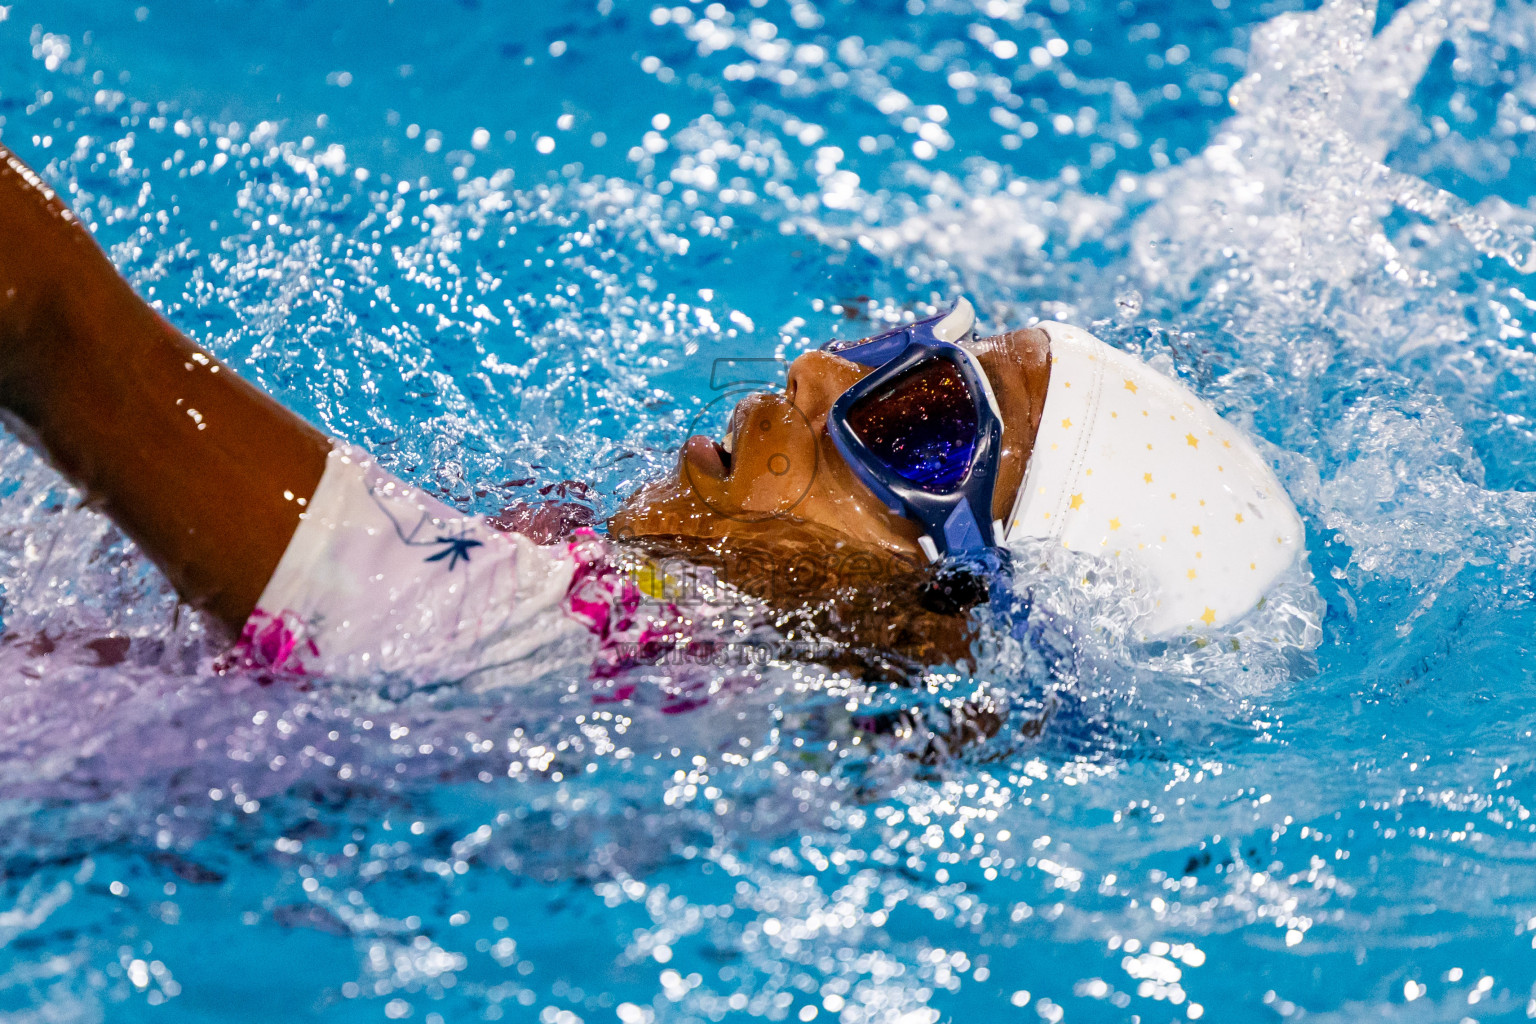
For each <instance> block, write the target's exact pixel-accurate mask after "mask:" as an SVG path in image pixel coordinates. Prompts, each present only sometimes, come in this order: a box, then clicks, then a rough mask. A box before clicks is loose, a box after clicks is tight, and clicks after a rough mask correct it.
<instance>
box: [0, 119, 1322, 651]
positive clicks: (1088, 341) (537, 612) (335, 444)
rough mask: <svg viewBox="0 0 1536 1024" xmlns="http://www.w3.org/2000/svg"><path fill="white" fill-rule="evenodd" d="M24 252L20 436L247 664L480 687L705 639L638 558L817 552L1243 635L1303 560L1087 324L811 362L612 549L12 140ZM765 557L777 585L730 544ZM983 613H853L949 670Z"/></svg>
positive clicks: (829, 559)
mask: <svg viewBox="0 0 1536 1024" xmlns="http://www.w3.org/2000/svg"><path fill="white" fill-rule="evenodd" d="M0 253H5V254H7V256H6V258H5V259H3V260H0V422H3V423H4V424H5V425H6V426H7V427H9V428H10V429H11V430H12V431H13V432H14V433H15V434H16V435H17V436H19V437H20V438H22V439H23V440H24V441H25V442H26V443H27V444H29V445H30V446H32V447H33V448H34V449H35V450H37V451H38V452H40V453H42V454H43V455H44V456H45V457H46V458H47V460H48V461H49V462H50V463H51V464H52V465H53V466H54V467H55V468H57V469H58V470H59V472H61V473H62V474H63V475H64V476H65V477H66V478H68V479H69V481H70V482H71V483H72V484H74V486H76V487H77V488H79V489H80V490H81V491H82V492H83V494H84V496H85V501H86V503H87V504H88V505H90V506H92V507H93V508H96V509H98V510H100V511H101V512H103V513H105V514H106V515H108V516H110V517H111V518H112V519H113V520H114V521H115V522H116V523H117V524H118V525H119V526H120V527H121V528H122V530H123V531H124V532H125V533H126V534H127V535H128V536H129V537H131V538H132V539H133V540H134V541H135V542H136V543H137V544H138V545H139V546H140V548H141V549H142V550H143V551H144V552H145V553H146V554H147V555H148V556H149V557H150V558H151V559H152V560H153V561H154V562H155V564H156V565H158V566H159V567H160V569H161V570H162V571H163V572H164V573H165V575H166V577H167V578H168V579H169V581H170V582H171V583H172V585H174V587H175V589H176V591H177V593H178V594H179V595H180V597H181V598H182V600H183V601H185V602H186V603H187V604H189V605H191V606H193V607H195V608H198V609H201V610H202V611H204V612H206V613H207V614H208V615H209V616H211V617H212V618H213V619H214V620H216V621H217V622H219V623H221V624H222V625H223V626H224V627H225V628H227V629H228V631H229V633H230V636H231V637H232V638H233V641H234V647H233V650H232V652H231V661H230V662H229V663H230V664H232V665H245V666H251V667H256V668H260V669H262V670H264V671H269V672H274V673H289V674H297V675H312V674H328V675H367V674H373V673H381V672H382V673H404V674H410V675H416V676H421V675H427V674H430V675H431V676H432V678H433V679H435V680H445V679H460V678H466V679H467V678H469V677H471V676H475V675H477V674H480V673H485V672H488V671H491V670H493V669H495V668H498V667H506V666H517V665H519V664H526V663H527V659H529V658H531V657H533V656H534V655H536V654H548V653H549V652H561V653H564V654H567V655H569V654H571V653H572V652H583V651H584V652H586V653H585V654H584V655H583V656H586V657H589V658H590V657H591V656H592V655H591V645H592V644H594V643H595V644H596V645H598V647H599V649H600V650H602V651H608V652H611V651H614V650H619V649H621V648H623V649H624V650H628V651H630V652H633V651H637V650H645V649H654V648H656V647H657V645H658V644H663V643H665V642H668V641H669V640H670V641H671V642H676V641H678V640H679V639H683V640H686V635H685V634H686V630H687V623H686V621H685V620H686V619H687V613H686V612H679V610H678V609H677V608H676V607H670V608H669V607H662V609H661V610H660V611H658V610H656V609H655V608H652V609H650V610H643V609H642V608H641V605H642V604H643V603H645V601H644V599H645V598H646V597H647V596H648V594H649V592H648V591H647V590H646V586H645V581H644V580H643V579H640V578H639V577H638V576H637V574H635V573H634V572H628V571H624V570H621V569H620V568H618V565H619V563H620V562H621V561H622V558H621V557H620V556H621V554H622V552H623V550H624V549H625V548H627V547H641V548H645V549H647V550H651V551H655V550H659V549H666V550H670V551H674V552H677V551H681V552H688V553H692V554H693V555H695V556H697V557H698V558H699V559H700V560H704V561H709V560H710V559H711V558H713V559H714V560H715V561H716V562H718V563H719V564H720V566H721V572H722V573H723V575H724V576H725V577H726V582H727V583H731V582H736V583H739V584H740V585H741V587H742V589H744V590H746V591H747V592H749V593H750V592H755V590H762V589H767V590H773V589H774V587H776V586H779V585H780V584H782V583H783V582H784V580H785V579H792V578H795V577H796V576H797V573H800V574H802V575H803V572H802V570H804V569H805V566H806V565H808V564H809V565H812V566H813V567H815V568H817V569H818V570H819V571H820V572H821V577H822V579H821V583H820V584H819V585H821V586H823V587H826V586H827V585H828V584H827V582H826V580H827V577H828V575H829V573H828V571H827V570H828V569H829V567H833V568H835V570H836V571H833V572H831V573H830V576H831V577H833V579H832V583H831V589H832V590H834V591H837V592H839V593H842V594H843V596H844V597H846V596H847V592H848V591H849V590H850V589H852V590H854V591H857V590H859V589H860V586H861V582H860V581H863V584H867V585H868V586H871V587H878V586H882V585H885V583H887V582H889V581H890V580H892V579H898V578H910V579H912V580H918V581H924V582H923V583H922V585H923V586H924V587H927V588H928V589H927V590H924V591H922V593H931V591H932V586H931V584H932V581H933V579H934V577H933V576H932V574H931V573H929V572H926V571H924V570H923V567H924V566H928V565H930V564H935V565H949V564H954V563H955V562H956V561H957V560H960V561H964V560H967V559H970V560H975V559H986V558H989V557H992V558H994V559H995V557H996V556H997V553H998V552H1006V551H1008V550H1010V549H1016V550H1028V551H1039V550H1042V549H1043V547H1059V548H1061V549H1065V550H1068V551H1072V552H1078V553H1082V554H1085V555H1089V556H1093V557H1098V558H1104V559H1109V560H1117V561H1118V562H1121V563H1123V564H1125V565H1127V566H1129V567H1131V570H1132V576H1133V577H1134V578H1135V579H1136V580H1138V581H1139V582H1138V583H1137V584H1136V586H1137V587H1139V588H1140V590H1139V593H1142V595H1143V597H1144V600H1143V601H1142V604H1141V607H1142V610H1143V614H1142V617H1141V620H1140V621H1139V622H1138V626H1137V628H1138V629H1139V630H1140V631H1141V633H1142V636H1143V637H1144V638H1145V639H1159V638H1174V637H1179V636H1192V635H1203V633H1205V632H1209V631H1211V630H1215V629H1221V628H1226V627H1229V626H1231V625H1232V624H1234V623H1237V622H1240V621H1241V620H1242V619H1243V617H1244V616H1245V615H1248V614H1249V613H1250V612H1251V611H1252V610H1253V609H1254V608H1255V607H1256V606H1258V605H1260V604H1261V603H1262V601H1263V600H1264V597H1265V594H1266V593H1267V592H1268V591H1269V589H1270V588H1271V586H1272V585H1273V584H1274V583H1275V581H1276V580H1277V579H1278V578H1280V577H1281V576H1282V574H1283V573H1285V572H1286V571H1287V570H1288V569H1289V567H1291V566H1292V565H1293V564H1295V563H1296V561H1297V560H1298V558H1299V557H1300V556H1301V554H1302V544H1303V531H1302V526H1301V522H1300V519H1299V517H1298V516H1297V513H1296V510H1295V508H1294V506H1293V505H1292V504H1291V502H1290V500H1289V499H1288V498H1287V496H1286V494H1285V492H1284V490H1283V488H1282V487H1281V486H1280V484H1279V482H1278V481H1277V480H1276V478H1275V477H1274V474H1273V473H1272V472H1271V470H1270V469H1269V467H1268V465H1267V464H1266V462H1265V461H1264V459H1263V458H1262V457H1261V456H1260V455H1259V454H1258V453H1257V451H1256V450H1255V449H1254V447H1253V445H1252V444H1251V443H1250V442H1249V441H1248V439H1247V438H1246V437H1244V436H1243V434H1242V432H1241V431H1239V430H1238V429H1236V428H1234V427H1233V426H1231V425H1230V424H1228V423H1226V422H1225V421H1224V420H1222V419H1221V417H1220V416H1218V415H1217V414H1216V413H1215V412H1214V410H1212V409H1211V408H1210V407H1209V406H1207V405H1206V404H1205V403H1203V402H1202V401H1201V400H1199V399H1198V398H1197V397H1195V396H1194V394H1193V393H1192V392H1190V391H1188V390H1187V389H1186V388H1184V387H1183V386H1182V385H1180V384H1178V383H1177V382H1175V381H1173V380H1170V379H1169V378H1167V377H1165V376H1163V375H1162V374H1159V373H1157V372H1156V371H1154V370H1152V369H1151V368H1150V367H1148V366H1147V365H1146V364H1144V363H1142V362H1141V361H1139V360H1137V359H1135V358H1133V357H1130V356H1128V355H1126V354H1124V353H1121V352H1119V351H1117V350H1115V349H1112V348H1110V347H1109V346H1107V345H1105V344H1104V343H1102V342H1100V341H1098V340H1097V339H1095V338H1094V337H1092V336H1091V335H1089V334H1087V333H1086V332H1084V331H1082V330H1080V329H1078V328H1075V327H1071V326H1069V325H1066V324H1059V323H1044V324H1040V325H1038V326H1036V327H1033V328H1030V329H1027V330H1017V331H1013V332H1010V333H1007V334H1002V335H997V336H993V337H985V338H978V337H976V333H975V330H974V319H975V317H974V312H973V311H972V309H971V307H970V305H969V303H967V302H966V301H965V300H964V299H960V300H958V301H957V302H956V303H955V304H954V306H953V307H952V308H951V309H949V310H946V311H944V312H942V313H940V314H938V315H936V316H933V317H929V318H927V319H925V320H919V321H917V322H915V323H913V324H909V325H906V326H903V327H901V328H897V329H895V330H892V331H889V332H887V333H885V334H882V335H879V336H877V337H875V338H872V339H865V340H863V341H861V342H855V343H841V344H836V345H829V346H826V347H824V348H823V349H820V350H817V351H813V352H808V353H806V354H804V355H802V356H800V357H799V358H798V359H796V360H794V362H793V363H792V364H791V365H790V367H789V375H788V382H787V385H786V386H785V388H784V389H783V390H782V391H781V392H776V393H758V394H754V395H752V396H750V397H748V398H746V399H745V400H743V401H742V402H741V404H740V405H739V406H738V407H737V409H736V410H735V413H734V414H733V415H732V418H731V425H730V429H729V431H728V433H727V436H726V437H725V438H723V439H722V440H720V441H716V440H713V439H710V438H705V437H692V438H690V439H689V440H688V441H687V442H686V444H685V445H684V446H683V449H682V452H681V454H680V456H679V459H678V463H677V466H676V468H675V470H674V471H673V472H672V473H671V474H670V475H669V476H668V477H667V478H666V479H664V480H660V481H656V482H653V483H650V484H648V485H646V486H644V487H642V488H641V489H640V490H639V491H638V492H637V493H635V494H634V495H632V496H630V497H629V498H628V499H627V500H626V501H625V502H624V503H623V505H622V507H621V508H620V510H619V511H618V513H617V514H616V515H615V516H614V517H613V518H612V520H611V521H610V523H609V526H608V536H607V537H603V536H600V535H598V534H595V533H593V532H592V531H590V530H585V529H583V530H577V531H575V532H574V533H573V534H571V535H569V536H565V537H558V538H557V537H554V536H550V535H548V531H541V530H540V529H537V528H536V527H538V526H539V525H540V524H539V523H538V522H537V521H536V520H535V518H532V517H530V516H529V515H528V514H527V510H524V511H523V512H522V513H514V514H513V515H511V516H510V517H501V518H499V519H484V518H478V517H474V516H467V515H465V514H463V513H462V512H460V511H459V510H456V509H453V508H450V507H448V506H446V505H444V504H442V503H441V502H439V501H437V500H436V499H434V498H432V497H430V496H429V495H427V494H425V493H424V492H422V491H421V490H419V489H417V488H415V487H412V486H410V485H408V484H406V483H404V482H402V481H400V480H398V479H396V478H395V477H393V476H392V475H390V474H389V473H388V472H386V471H385V470H383V469H382V468H381V467H379V466H378V465H377V464H376V463H375V462H374V461H373V459H372V458H371V457H370V456H369V455H368V453H367V452H365V451H363V450H361V449H359V448H357V447H354V446H352V445H349V444H346V443H344V442H342V441H340V440H337V439H333V438H330V437H327V436H326V435H325V434H324V433H323V432H321V431H320V430H317V429H316V428H315V427H313V426H312V425H310V424H308V423H306V422H305V421H304V420H303V419H302V418H301V417H299V416H297V415H295V414H294V413H293V412H291V411H289V410H288V409H286V408H284V407H283V406H282V405H280V404H279V403H278V402H276V401H275V400H273V399H272V398H271V397H269V396H268V395H266V394H264V393H262V392H261V391H260V390H258V389H257V388H256V387H254V386H253V385H251V384H250V383H248V382H247V381H244V380H242V379H241V378H240V377H239V376H238V375H236V374H235V373H234V372H233V371H232V370H231V369H230V367H229V366H228V365H226V364H224V363H222V362H220V361H219V360H218V359H217V358H215V357H214V356H213V355H211V354H210V353H208V352H206V351H204V350H203V349H202V348H200V347H199V346H198V345H196V344H195V343H194V342H192V341H191V340H189V339H188V338H187V337H186V336H185V335H184V334H182V333H181V332H180V331H178V330H177V329H176V328H175V327H174V326H172V325H171V324H170V323H168V322H167V321H166V320H165V319H164V318H163V317H161V316H160V315H159V314H158V313H157V312H156V311H155V310H154V309H152V308H151V307H150V306H149V305H148V304H147V303H146V302H145V301H144V300H143V299H141V298H140V297H139V296H138V295H136V294H135V293H134V292H133V290H132V288H131V287H130V286H129V285H128V284H127V282H126V281H124V280H123V278H122V277H121V276H120V275H119V274H118V273H117V271H116V269H115V268H114V267H113V265H112V264H111V262H110V261H109V260H108V259H107V257H106V255H105V254H104V253H103V252H102V250H101V249H100V248H99V247H98V246H97V244H96V243H95V241H94V240H93V239H92V238H91V236H90V234H89V233H88V232H87V231H86V230H85V228H84V227H83V226H82V225H81V224H80V222H79V220H78V219H77V218H76V217H75V216H74V215H73V214H72V213H71V211H70V210H69V209H68V207H67V205H66V204H65V203H64V202H63V201H62V200H61V199H60V198H59V197H58V196H57V195H56V194H55V193H54V192H53V191H52V190H51V189H50V188H49V187H48V186H47V185H46V183H44V182H43V181H42V180H41V179H40V178H39V177H38V176H37V175H36V174H35V173H34V172H33V171H32V170H31V169H30V168H28V167H27V166H26V165H25V164H24V163H23V162H22V161H21V160H20V159H19V158H17V157H16V156H15V155H14V154H13V153H11V152H10V151H9V150H6V149H4V148H3V147H0ZM508 526H511V527H513V529H512V530H508V529H507V527H508ZM519 530H520V531H521V532H517V531H519ZM541 533H543V534H544V535H540V534H541ZM1042 546H1043V547H1042ZM741 551H749V552H752V553H754V555H755V556H756V560H755V561H753V562H752V564H753V565H755V566H756V569H755V570H754V572H755V573H756V576H755V577H754V576H753V572H748V571H746V570H744V569H742V568H741V566H740V565H733V564H732V563H731V560H730V559H729V558H728V557H724V555H723V553H729V552H741ZM765 558H766V561H765V560H764V559H765ZM749 561H750V560H749ZM791 565H793V566H799V569H790V568H786V566H791ZM855 567H856V568H857V571H854V568H855ZM844 569H847V570H848V572H847V573H846V574H844V573H843V572H842V570H844ZM1013 571H1016V572H1027V571H1032V566H1031V565H1024V564H1020V565H1016V566H1014V570H1013ZM641 575H643V574H641ZM812 575H815V573H812ZM748 577H752V578H748ZM651 582H652V583H654V580H653V581H651ZM663 589H664V588H663ZM963 589H964V588H960V590H962V591H963ZM651 596H654V595H651ZM951 596H954V595H951ZM784 599H785V598H784V592H783V591H782V590H781V591H780V592H778V593H777V600H778V601H779V603H780V604H783V603H784ZM968 600H974V595H972V596H971V597H970V598H967V597H965V595H964V594H963V593H962V594H960V595H959V596H958V597H957V599H956V601H955V602H952V603H951V604H950V605H949V606H947V607H946V606H945V605H944V602H943V601H937V602H935V601H930V600H927V599H926V598H924V599H921V600H917V601H915V602H899V603H895V604H893V603H889V602H888V603H887V604H885V605H883V606H881V607H877V608H875V609H874V610H873V611H872V612H869V611H868V610H866V614H862V615H860V614H842V613H840V612H839V611H838V607H839V606H836V605H834V606H833V611H832V613H831V614H830V618H831V619H835V620H837V621H838V622H839V623H840V624H841V625H842V627H844V628H845V629H848V628H852V629H854V630H864V631H866V632H869V633H873V634H877V635H875V636H873V637H869V636H866V637H865V638H864V642H865V643H866V644H872V645H875V646H881V645H888V646H890V647H892V648H900V647H903V646H904V647H905V648H906V649H907V651H908V652H909V653H912V654H913V656H914V657H917V658H918V659H919V660H920V661H922V660H927V661H929V663H932V662H933V661H942V660H949V661H953V660H955V659H956V658H961V657H963V656H964V651H965V649H966V644H967V643H968V639H967V634H966V630H965V628H964V627H963V624H962V623H960V622H958V621H957V620H956V619H955V618H954V615H955V613H956V612H958V611H963V610H964V605H965V604H966V602H967V601H968ZM770 603H771V602H770ZM652 604H655V602H652ZM662 604H663V605H665V602H662ZM856 605H857V602H850V603H848V604H847V607H854V606H856ZM898 605H899V606H898ZM825 608H826V606H822V610H823V612H824V611H825ZM827 618H828V616H827V615H825V614H824V615H822V619H821V621H822V624H823V625H825V624H826V620H827ZM850 623H851V624H852V625H851V626H850ZM624 645H628V646H627V647H625V646H624ZM647 645H649V648H648V646H647ZM600 663H601V662H600Z"/></svg>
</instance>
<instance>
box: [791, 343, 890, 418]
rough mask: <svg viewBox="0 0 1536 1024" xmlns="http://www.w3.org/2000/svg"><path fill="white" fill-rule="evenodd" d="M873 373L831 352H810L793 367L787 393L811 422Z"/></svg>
mask: <svg viewBox="0 0 1536 1024" xmlns="http://www.w3.org/2000/svg"><path fill="white" fill-rule="evenodd" d="M869 372H870V371H869V370H868V369H867V368H865V367H863V366H860V365H859V364H858V363H854V362H850V361H848V360H847V359H842V358H839V357H838V356H835V355H833V354H832V353H830V352H820V351H817V352H807V353H806V354H805V355H803V356H801V357H800V358H798V359H796V360H795V361H794V362H792V363H790V364H789V383H788V384H787V385H785V388H784V394H785V397H787V398H788V399H789V401H790V403H791V404H792V405H794V407H795V408H797V409H799V410H800V412H801V414H802V415H804V416H805V417H806V418H807V419H809V420H815V419H816V418H817V417H819V416H825V415H826V414H827V413H828V412H829V411H830V410H831V409H832V403H834V402H836V401H837V399H838V396H840V395H841V394H842V393H843V392H844V391H847V390H848V389H849V388H851V387H853V385H854V383H855V382H857V381H858V380H859V378H861V377H863V376H864V375H865V374H867V373H869Z"/></svg>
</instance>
